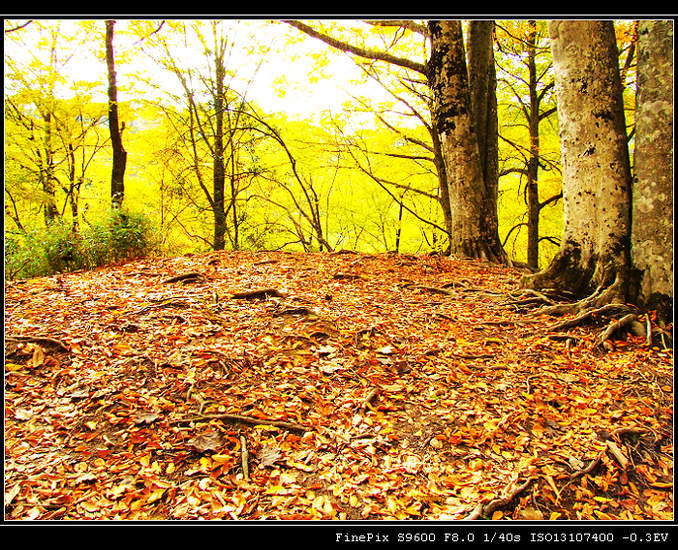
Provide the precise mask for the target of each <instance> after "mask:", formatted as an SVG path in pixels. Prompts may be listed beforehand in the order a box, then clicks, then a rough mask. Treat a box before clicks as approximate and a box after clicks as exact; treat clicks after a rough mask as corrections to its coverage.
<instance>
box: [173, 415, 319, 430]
mask: <svg viewBox="0 0 678 550" xmlns="http://www.w3.org/2000/svg"><path fill="white" fill-rule="evenodd" d="M212 420H223V421H224V422H233V423H240V424H251V425H255V426H256V425H259V424H266V425H268V426H275V427H276V428H282V429H285V430H289V431H291V432H297V433H304V432H308V431H310V429H309V428H307V427H306V426H302V425H300V424H295V423H293V422H283V421H282V420H268V419H266V418H255V417H253V416H242V415H239V414H198V415H196V416H189V417H186V418H178V419H176V420H174V421H173V423H174V424H183V423H185V422H210V421H212Z"/></svg>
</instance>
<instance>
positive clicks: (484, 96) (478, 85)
mask: <svg viewBox="0 0 678 550" xmlns="http://www.w3.org/2000/svg"><path fill="white" fill-rule="evenodd" d="M493 37H494V21H480V20H473V21H471V22H469V31H468V76H469V91H470V94H471V108H472V110H473V124H474V127H475V130H476V137H477V139H478V154H479V155H480V165H481V168H482V171H483V181H484V182H485V194H486V196H487V218H488V221H489V223H495V222H496V223H497V232H498V231H499V229H498V220H499V218H498V215H497V195H498V189H499V120H498V115H497V73H496V68H495V64H494V41H493Z"/></svg>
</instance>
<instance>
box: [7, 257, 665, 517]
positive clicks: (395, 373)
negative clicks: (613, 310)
mask: <svg viewBox="0 0 678 550" xmlns="http://www.w3.org/2000/svg"><path fill="white" fill-rule="evenodd" d="M519 276H520V272H519V271H518V270H515V269H509V268H505V267H500V266H496V265H489V264H485V263H482V262H475V261H461V260H452V259H449V258H444V257H439V256H425V255H422V256H409V255H395V254H378V255H369V254H361V253H315V254H301V253H298V254H297V253H286V252H238V253H236V252H220V253H216V252H213V253H206V254H199V255H189V256H183V257H178V258H164V259H148V260H142V261H136V262H131V263H127V264H125V265H121V266H114V267H108V268H103V269H97V270H95V271H92V272H77V273H71V274H62V275H56V276H53V277H44V278H36V279H30V280H25V281H13V282H6V283H5V293H6V294H5V337H6V340H5V464H4V466H5V519H6V520H26V519H28V520H88V519H90V520H99V519H114V520H115V519H118V520H147V519H151V520H186V519H237V520H250V519H288V520H309V519H323V520H330V519H348V520H407V519H418V520H421V519H425V520H429V519H430V520H455V519H476V518H477V519H482V518H485V519H492V520H501V519H517V520H542V519H543V520H549V519H561V520H562V519H581V520H609V519H623V520H670V519H672V514H673V351H672V350H671V349H664V347H663V346H661V345H657V344H653V345H650V344H647V343H646V340H645V339H644V338H643V337H641V336H629V335H624V336H623V337H622V338H618V339H614V338H610V339H608V340H606V341H605V342H603V343H602V344H600V343H598V342H597V341H596V338H597V337H598V336H599V335H600V333H601V331H602V330H604V329H605V327H606V326H607V324H608V323H609V321H608V320H601V319H598V320H596V319H592V320H593V321H594V322H593V323H591V324H580V325H578V326H575V327H571V328H568V329H566V330H554V329H553V326H554V325H555V324H556V323H557V322H558V321H560V320H561V319H558V318H553V317H548V316H544V315H541V314H540V313H539V309H538V308H531V309H529V308H526V307H525V306H524V305H521V302H520V301H519V300H516V299H515V297H516V296H517V294H516V292H517V291H518V279H519ZM264 289H268V290H267V291H266V292H254V291H260V290H264Z"/></svg>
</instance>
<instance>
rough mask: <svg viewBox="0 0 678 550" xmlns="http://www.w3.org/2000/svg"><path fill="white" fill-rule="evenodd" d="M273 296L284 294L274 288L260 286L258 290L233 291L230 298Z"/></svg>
mask: <svg viewBox="0 0 678 550" xmlns="http://www.w3.org/2000/svg"><path fill="white" fill-rule="evenodd" d="M271 296H275V297H277V298H284V297H285V295H284V294H282V293H281V292H280V291H278V290H276V289H275V288H262V289H260V290H246V291H243V292H234V293H233V294H231V298H233V299H235V300H265V299H266V298H270V297H271Z"/></svg>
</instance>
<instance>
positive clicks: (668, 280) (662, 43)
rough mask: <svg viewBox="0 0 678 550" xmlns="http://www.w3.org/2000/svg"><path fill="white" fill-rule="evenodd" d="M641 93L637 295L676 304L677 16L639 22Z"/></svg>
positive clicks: (666, 307) (666, 308) (665, 306)
mask: <svg viewBox="0 0 678 550" xmlns="http://www.w3.org/2000/svg"><path fill="white" fill-rule="evenodd" d="M638 34H639V37H638V54H639V55H638V69H637V70H638V95H637V97H636V144H635V151H634V181H633V216H632V218H633V224H632V244H631V257H632V261H633V265H634V267H635V268H636V270H637V279H638V280H637V286H636V288H635V289H634V293H635V294H636V301H637V302H638V305H640V306H642V307H648V308H650V309H656V310H658V313H659V315H660V316H661V317H662V318H663V319H664V320H668V319H670V318H671V315H672V309H673V282H672V281H673V213H672V205H673V22H672V21H641V22H640V23H639V27H638Z"/></svg>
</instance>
